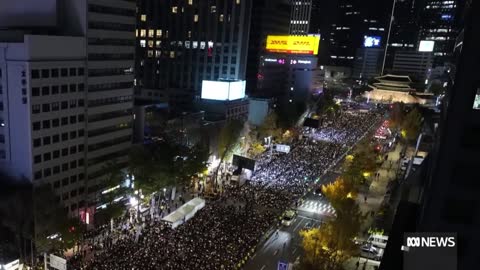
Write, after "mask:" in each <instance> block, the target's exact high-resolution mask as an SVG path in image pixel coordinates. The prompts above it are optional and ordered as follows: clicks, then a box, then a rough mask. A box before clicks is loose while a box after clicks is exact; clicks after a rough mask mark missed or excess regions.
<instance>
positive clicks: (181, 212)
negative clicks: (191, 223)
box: [162, 198, 205, 229]
mask: <svg viewBox="0 0 480 270" xmlns="http://www.w3.org/2000/svg"><path fill="white" fill-rule="evenodd" d="M204 206H205V200H203V199H201V198H195V199H192V200H190V201H188V202H187V203H185V204H184V205H182V206H180V207H179V208H178V209H177V210H175V211H173V212H172V213H170V214H169V215H168V216H166V217H164V218H163V219H162V220H163V221H165V222H167V223H168V224H170V226H171V227H172V228H173V229H175V228H176V227H178V226H179V225H181V224H183V223H184V222H186V221H187V220H189V219H191V218H192V217H193V216H194V215H195V213H196V212H197V211H198V210H200V209H202V208H203V207H204Z"/></svg>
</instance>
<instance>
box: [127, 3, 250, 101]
mask: <svg viewBox="0 0 480 270" xmlns="http://www.w3.org/2000/svg"><path fill="white" fill-rule="evenodd" d="M137 5H138V13H137V30H136V35H137V43H136V52H137V59H136V63H135V79H136V85H137V90H136V91H142V89H145V88H148V89H159V90H160V91H161V90H169V89H179V90H180V91H184V90H188V91H189V92H190V93H191V97H192V99H193V96H194V95H197V96H198V95H199V94H200V90H201V85H202V80H218V79H220V78H221V79H230V80H238V79H241V80H244V79H245V69H246V62H247V49H248V37H249V30H250V17H251V5H252V1H251V0H221V1H201V0H188V1H180V2H179V1H174V0H168V1H155V0H141V1H138V3H137Z"/></svg>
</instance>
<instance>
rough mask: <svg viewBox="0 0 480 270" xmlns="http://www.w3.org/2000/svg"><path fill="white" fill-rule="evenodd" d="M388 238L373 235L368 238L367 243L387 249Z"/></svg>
mask: <svg viewBox="0 0 480 270" xmlns="http://www.w3.org/2000/svg"><path fill="white" fill-rule="evenodd" d="M387 241H388V236H386V235H380V234H372V235H370V237H368V240H367V242H368V243H371V244H372V246H374V247H379V248H383V249H384V248H386V247H387Z"/></svg>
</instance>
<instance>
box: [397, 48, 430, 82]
mask: <svg viewBox="0 0 480 270" xmlns="http://www.w3.org/2000/svg"><path fill="white" fill-rule="evenodd" d="M432 58H433V57H432V53H431V52H417V51H408V50H398V51H397V52H395V57H394V59H393V66H392V73H393V74H397V75H408V76H411V77H412V78H413V79H415V80H416V81H420V82H422V83H423V81H425V80H426V79H427V78H428V75H429V72H430V71H431V68H432Z"/></svg>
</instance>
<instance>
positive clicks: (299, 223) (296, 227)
mask: <svg viewBox="0 0 480 270" xmlns="http://www.w3.org/2000/svg"><path fill="white" fill-rule="evenodd" d="M299 220H300V219H299ZM301 224H302V220H300V222H298V224H297V226H295V228H293V232H295V231H296V230H297V229H298V227H300V225H301Z"/></svg>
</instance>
